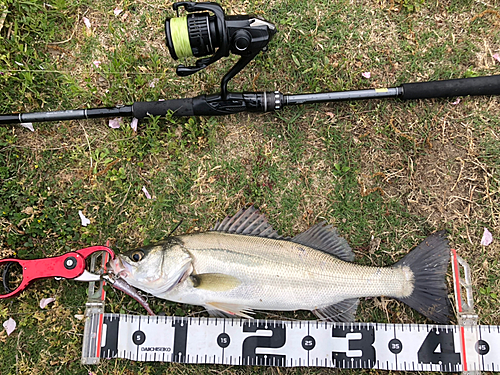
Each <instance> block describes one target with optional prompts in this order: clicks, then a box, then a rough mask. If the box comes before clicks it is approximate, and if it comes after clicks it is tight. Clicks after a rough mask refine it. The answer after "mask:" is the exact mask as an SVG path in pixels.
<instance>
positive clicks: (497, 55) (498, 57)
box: [492, 53, 500, 62]
mask: <svg viewBox="0 0 500 375" xmlns="http://www.w3.org/2000/svg"><path fill="white" fill-rule="evenodd" d="M492 57H493V58H494V59H495V60H496V61H498V62H500V55H499V54H498V53H495V54H494V55H493V56H492Z"/></svg>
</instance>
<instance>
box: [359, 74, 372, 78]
mask: <svg viewBox="0 0 500 375" xmlns="http://www.w3.org/2000/svg"><path fill="white" fill-rule="evenodd" d="M361 75H362V76H363V77H365V78H366V79H368V78H371V76H372V74H371V73H370V72H363V73H361Z"/></svg>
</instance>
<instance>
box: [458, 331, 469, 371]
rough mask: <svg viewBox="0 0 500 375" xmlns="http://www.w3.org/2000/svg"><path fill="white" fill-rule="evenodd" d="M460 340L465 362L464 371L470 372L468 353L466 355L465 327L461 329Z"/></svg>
mask: <svg viewBox="0 0 500 375" xmlns="http://www.w3.org/2000/svg"><path fill="white" fill-rule="evenodd" d="M460 340H461V341H462V345H461V346H462V362H463V369H464V371H468V370H467V356H466V353H465V350H466V348H465V330H464V327H460Z"/></svg>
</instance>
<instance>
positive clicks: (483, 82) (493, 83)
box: [400, 75, 500, 99]
mask: <svg viewBox="0 0 500 375" xmlns="http://www.w3.org/2000/svg"><path fill="white" fill-rule="evenodd" d="M401 87H402V88H403V93H402V94H401V96H400V97H401V99H430V98H447V97H452V96H467V95H499V94H500V75H494V76H486V77H474V78H459V79H448V80H444V81H431V82H415V83H405V84H403V85H402V86H401Z"/></svg>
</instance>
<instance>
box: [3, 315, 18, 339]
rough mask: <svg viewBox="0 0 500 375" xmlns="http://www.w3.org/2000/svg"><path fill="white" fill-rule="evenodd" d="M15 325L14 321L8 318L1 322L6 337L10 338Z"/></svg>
mask: <svg viewBox="0 0 500 375" xmlns="http://www.w3.org/2000/svg"><path fill="white" fill-rule="evenodd" d="M16 326H17V323H16V321H15V320H14V319H12V318H9V319H8V320H6V321H5V322H3V328H5V331H6V332H7V336H10V334H11V333H12V332H14V330H15V329H16Z"/></svg>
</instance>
